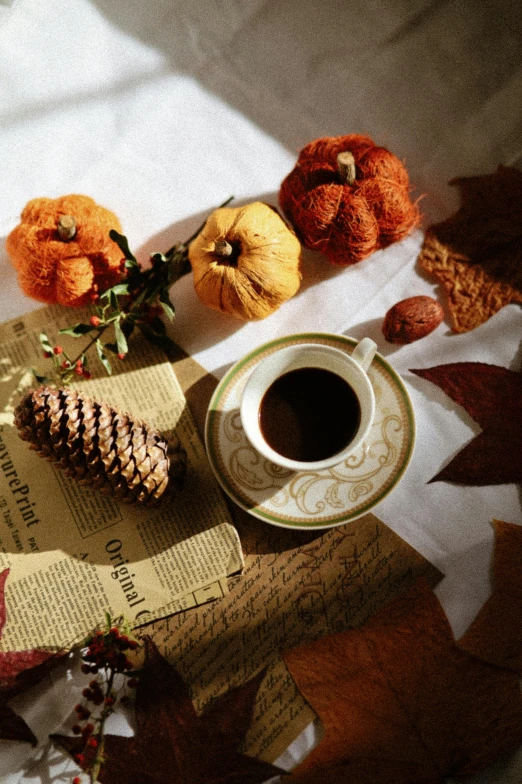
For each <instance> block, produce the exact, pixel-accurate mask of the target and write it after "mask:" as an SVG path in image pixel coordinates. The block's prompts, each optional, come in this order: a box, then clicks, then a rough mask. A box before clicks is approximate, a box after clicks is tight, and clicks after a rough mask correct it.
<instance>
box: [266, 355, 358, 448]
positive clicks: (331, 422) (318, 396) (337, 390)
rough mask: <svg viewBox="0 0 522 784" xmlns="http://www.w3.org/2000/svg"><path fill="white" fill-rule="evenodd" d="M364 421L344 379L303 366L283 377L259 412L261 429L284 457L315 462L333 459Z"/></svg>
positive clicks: (277, 382)
mask: <svg viewBox="0 0 522 784" xmlns="http://www.w3.org/2000/svg"><path fill="white" fill-rule="evenodd" d="M360 421H361V409H360V405H359V400H358V398H357V395H356V394H355V392H354V390H353V389H352V387H351V386H350V384H348V383H347V382H346V381H345V380H344V379H343V378H341V376H339V375H337V373H333V372H332V371H330V370H325V369H323V368H316V367H302V368H298V369H297V370H290V371H288V372H287V373H283V375H281V376H279V377H278V378H277V379H276V380H275V381H274V382H273V383H272V384H271V385H270V387H269V388H268V389H267V390H266V392H265V393H264V395H263V398H262V400H261V404H260V407H259V427H260V430H261V433H262V435H263V437H264V439H265V440H266V442H267V443H268V444H269V446H271V447H272V449H273V450H274V451H275V452H277V453H278V454H280V455H282V456H283V457H286V458H289V459H290V460H299V461H302V462H315V461H318V460H324V459H326V458H329V457H332V456H333V455H335V454H337V453H338V452H340V451H341V450H342V449H344V448H345V447H346V446H347V445H348V444H349V443H350V441H351V440H352V439H353V437H354V436H355V434H356V433H357V430H358V428H359V424H360Z"/></svg>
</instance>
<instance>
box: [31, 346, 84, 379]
mask: <svg viewBox="0 0 522 784" xmlns="http://www.w3.org/2000/svg"><path fill="white" fill-rule="evenodd" d="M43 355H44V357H45V358H46V359H49V358H50V357H55V358H58V357H60V356H62V355H63V356H65V357H66V358H65V359H63V360H61V361H60V360H58V359H56V363H55V366H56V367H57V368H59V369H60V372H61V374H62V375H63V374H69V373H74V374H75V375H77V376H83V378H92V373H91V371H90V370H88V368H87V365H86V363H85V361H84V360H83V359H76V360H74V361H72V360H70V359H69V358H68V357H67V354H65V352H64V349H63V346H53V349H52V351H48V350H46V351H44V352H43Z"/></svg>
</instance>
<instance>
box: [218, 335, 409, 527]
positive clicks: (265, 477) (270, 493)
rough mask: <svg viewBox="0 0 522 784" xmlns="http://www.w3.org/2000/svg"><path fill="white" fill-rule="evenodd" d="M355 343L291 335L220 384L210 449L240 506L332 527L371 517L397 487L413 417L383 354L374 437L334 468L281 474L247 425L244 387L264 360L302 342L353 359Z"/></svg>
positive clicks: (276, 519)
mask: <svg viewBox="0 0 522 784" xmlns="http://www.w3.org/2000/svg"><path fill="white" fill-rule="evenodd" d="M357 342H358V341H357V340H355V339H353V338H347V337H344V336H342V335H331V334H327V333H318V332H308V333H300V334H298V335H287V336H286V337H283V338H278V339H276V340H271V341H270V342H268V343H265V344H264V345H262V346H259V348H257V349H255V350H254V351H252V352H250V353H249V354H247V355H246V356H245V357H243V359H241V360H239V362H237V363H236V364H235V365H233V367H231V368H230V370H229V371H228V372H227V373H226V375H225V376H224V377H223V379H222V380H221V381H220V383H219V384H218V386H217V388H216V390H215V392H214V394H213V396H212V399H211V401H210V404H209V408H208V413H207V419H206V423H205V443H206V448H207V454H208V458H209V461H210V465H211V467H212V470H213V471H214V474H215V475H216V478H217V480H218V482H219V483H220V485H221V486H222V488H223V489H224V491H225V492H226V493H227V494H228V495H229V496H230V498H231V499H232V500H233V501H235V502H236V503H237V504H238V506H240V507H242V508H243V509H245V510H246V511H247V512H250V514H252V515H254V516H255V517H258V518H260V519H261V520H265V521H266V522H267V523H271V524H272V525H278V526H282V527H284V528H306V529H314V528H331V527H332V526H335V525H342V524H343V523H347V522H350V521H351V520H355V519H356V518H358V517H361V516H362V515H364V514H366V513H367V512H369V511H370V510H371V509H373V508H374V507H375V506H376V505H377V504H378V503H380V502H381V501H382V500H383V498H385V497H386V496H387V495H388V494H389V493H390V492H391V490H393V488H395V487H396V486H397V484H398V483H399V481H400V480H401V478H402V477H403V475H404V472H405V470H406V468H407V466H408V463H409V461H410V459H411V456H412V453H413V446H414V442H415V419H414V414H413V407H412V404H411V401H410V398H409V395H408V392H407V390H406V388H405V386H404V384H403V382H402V380H401V379H400V377H399V376H398V374H397V373H396V372H395V370H394V369H393V368H392V367H391V366H390V365H389V364H388V363H387V362H386V361H385V360H384V359H383V358H382V357H381V356H380V355H379V354H376V355H375V358H374V360H373V362H372V364H371V366H370V368H369V370H368V376H369V378H370V381H371V383H372V386H373V389H374V393H375V400H376V415H375V420H374V423H373V426H372V429H371V431H370V435H369V436H368V438H367V440H366V442H365V443H364V444H363V445H362V446H361V447H360V448H359V449H358V450H357V451H356V452H355V453H354V454H352V455H350V457H349V458H347V459H346V460H345V461H343V462H342V463H340V464H339V465H337V466H335V467H334V468H329V469H323V470H322V471H299V472H293V471H288V470H287V469H284V468H281V467H279V466H277V465H275V464H274V463H271V462H270V461H268V460H266V459H265V458H264V457H262V456H261V455H260V454H259V453H258V452H257V451H256V450H255V449H254V447H253V446H252V445H251V444H250V442H249V441H248V439H247V437H246V435H245V433H244V431H243V428H242V426H241V419H240V415H239V404H240V400H241V393H242V390H243V387H244V385H245V383H246V380H247V378H248V377H249V375H250V373H251V372H252V370H253V369H254V367H255V366H256V365H257V364H258V362H259V361H260V360H261V359H263V358H264V357H265V356H267V355H268V354H271V353H272V352H273V351H275V350H276V349H278V348H281V347H282V346H287V345H296V344H300V343H319V344H323V345H327V346H333V347H334V348H338V349H341V350H342V351H346V353H348V354H351V353H352V351H353V349H354V347H355V346H356V344H357Z"/></svg>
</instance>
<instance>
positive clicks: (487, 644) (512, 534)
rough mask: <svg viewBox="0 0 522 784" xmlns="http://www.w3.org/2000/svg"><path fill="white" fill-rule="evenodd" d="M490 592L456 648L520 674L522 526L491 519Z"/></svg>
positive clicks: (521, 669)
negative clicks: (491, 575) (493, 551)
mask: <svg viewBox="0 0 522 784" xmlns="http://www.w3.org/2000/svg"><path fill="white" fill-rule="evenodd" d="M493 525H494V527H495V553H494V557H493V582H494V588H493V592H492V594H491V596H490V598H489V599H488V601H487V602H486V603H485V605H484V606H483V607H482V609H481V611H480V612H479V614H478V615H477V617H476V618H475V620H474V621H473V623H472V624H471V626H470V627H469V629H468V630H467V632H466V634H465V635H464V636H463V637H462V638H461V639H460V640H459V647H461V648H462V649H464V650H466V651H468V653H471V654H473V655H474V656H478V657H479V658H480V659H484V661H487V662H491V664H498V665H499V666H500V667H509V668H510V669H513V670H515V671H516V672H518V673H519V674H522V609H521V608H522V569H521V568H520V566H521V564H522V526H520V525H515V524H514V523H504V522H502V520H494V521H493Z"/></svg>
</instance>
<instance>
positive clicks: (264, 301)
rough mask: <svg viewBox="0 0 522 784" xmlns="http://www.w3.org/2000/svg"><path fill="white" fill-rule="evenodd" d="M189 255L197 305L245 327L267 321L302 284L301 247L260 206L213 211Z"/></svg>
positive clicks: (278, 218)
mask: <svg viewBox="0 0 522 784" xmlns="http://www.w3.org/2000/svg"><path fill="white" fill-rule="evenodd" d="M188 253H189V260H190V263H191V266H192V271H193V274H194V287H195V290H196V294H197V296H198V297H199V299H200V300H201V302H202V303H203V304H204V305H207V306H208V307H210V308H213V309H214V310H219V311H221V312H222V313H228V314H230V315H231V316H235V317H236V318H238V319H242V320H245V321H246V320H248V321H250V320H257V319H263V318H265V317H266V316H269V315H270V314H271V313H273V312H274V311H275V310H277V308H278V307H279V306H280V305H281V304H282V303H283V302H286V300H288V299H290V298H291V297H293V296H294V294H295V293H296V292H297V290H298V289H299V285H300V283H301V272H300V259H301V244H300V242H299V240H298V239H297V237H296V236H295V234H294V232H293V231H292V230H291V229H289V228H288V226H287V225H286V223H285V222H284V221H283V219H282V218H281V216H280V215H279V213H278V212H277V210H276V209H275V208H273V207H270V206H269V205H268V204H264V203H262V202H252V203H251V204H247V205H246V206H244V207H220V208H219V209H217V210H214V212H213V213H212V214H211V215H210V216H209V218H208V220H207V222H206V224H205V226H204V228H203V230H202V231H201V233H200V234H199V235H198V236H197V237H196V239H195V240H193V242H192V243H191V244H190V246H189V251H188Z"/></svg>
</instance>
